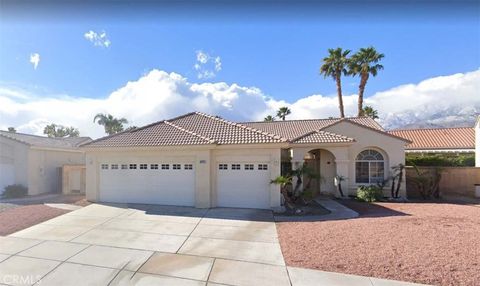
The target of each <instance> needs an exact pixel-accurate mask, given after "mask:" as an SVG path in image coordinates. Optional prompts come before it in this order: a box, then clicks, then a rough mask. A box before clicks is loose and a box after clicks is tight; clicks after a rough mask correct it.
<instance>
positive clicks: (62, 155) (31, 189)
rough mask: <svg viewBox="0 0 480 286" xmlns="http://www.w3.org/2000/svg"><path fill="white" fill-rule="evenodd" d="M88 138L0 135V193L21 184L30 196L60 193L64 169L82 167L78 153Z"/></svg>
mask: <svg viewBox="0 0 480 286" xmlns="http://www.w3.org/2000/svg"><path fill="white" fill-rule="evenodd" d="M88 141H91V139H90V138H88V137H76V138H48V137H43V136H35V135H29V134H22V133H13V132H7V131H0V193H2V192H3V190H4V188H5V186H8V185H12V184H21V185H24V186H26V187H28V194H29V195H38V194H42V193H49V192H60V189H61V185H60V183H61V180H60V174H61V172H60V170H59V168H61V167H62V166H63V165H83V164H85V154H84V153H83V151H81V150H79V148H78V146H79V145H80V144H82V143H86V142H88Z"/></svg>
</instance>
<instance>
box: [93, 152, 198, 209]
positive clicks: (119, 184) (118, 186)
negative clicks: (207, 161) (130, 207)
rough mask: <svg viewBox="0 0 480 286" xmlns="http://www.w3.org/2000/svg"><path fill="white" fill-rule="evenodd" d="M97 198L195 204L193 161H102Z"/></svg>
mask: <svg viewBox="0 0 480 286" xmlns="http://www.w3.org/2000/svg"><path fill="white" fill-rule="evenodd" d="M100 201H102V202H116V203H140V204H161V205H178V206H194V205H195V170H194V164H193V162H187V163H185V162H175V161H173V162H172V161H161V160H159V161H158V162H155V163H152V162H150V163H145V162H141V161H140V162H128V163H121V164H117V163H114V164H111V163H102V164H101V165H100Z"/></svg>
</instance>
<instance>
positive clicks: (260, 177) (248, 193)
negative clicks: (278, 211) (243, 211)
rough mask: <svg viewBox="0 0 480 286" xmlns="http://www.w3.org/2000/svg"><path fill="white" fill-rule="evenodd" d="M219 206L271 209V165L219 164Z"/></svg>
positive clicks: (259, 163)
mask: <svg viewBox="0 0 480 286" xmlns="http://www.w3.org/2000/svg"><path fill="white" fill-rule="evenodd" d="M217 206H219V207H237V208H259V209H269V208H270V168H269V165H268V164H267V163H263V162H248V163H231V162H221V163H219V164H217Z"/></svg>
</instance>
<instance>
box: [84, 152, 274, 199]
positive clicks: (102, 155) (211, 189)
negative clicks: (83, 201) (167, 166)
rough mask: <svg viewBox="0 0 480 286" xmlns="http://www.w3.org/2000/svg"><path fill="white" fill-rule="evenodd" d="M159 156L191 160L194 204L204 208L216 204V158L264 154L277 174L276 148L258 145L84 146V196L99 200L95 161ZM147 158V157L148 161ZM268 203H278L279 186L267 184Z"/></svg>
mask: <svg viewBox="0 0 480 286" xmlns="http://www.w3.org/2000/svg"><path fill="white" fill-rule="evenodd" d="M158 157H162V158H165V159H167V160H168V158H169V157H170V158H172V159H174V160H177V161H178V159H179V158H181V157H183V158H184V159H185V161H193V162H195V168H194V169H195V207H198V208H208V207H214V206H216V170H217V165H216V162H218V161H219V160H224V159H225V158H227V159H230V160H236V161H238V162H244V161H245V160H247V161H248V159H251V158H255V160H258V158H264V159H265V161H267V162H270V163H271V164H270V165H271V168H270V170H271V171H270V172H271V177H272V179H273V178H275V177H277V176H279V175H280V148H279V147H278V148H269V149H265V148H260V147H257V148H255V146H250V148H249V147H248V146H243V147H242V146H240V147H234V148H233V149H232V147H230V148H229V147H228V146H222V147H221V148H218V147H215V146H212V147H209V148H205V147H204V148H198V149H195V148H192V147H178V148H157V149H149V150H148V149H144V150H141V149H138V150H124V151H119V150H110V151H108V150H87V151H86V197H87V200H89V201H94V202H95V201H99V171H100V170H99V165H100V164H101V163H102V162H108V163H118V164H121V163H125V162H128V161H132V162H138V161H139V160H141V161H142V162H145V163H150V161H151V163H155V162H157V161H155V158H158ZM149 160H150V161H149ZM270 205H271V207H278V206H280V192H279V187H278V186H276V185H271V189H270Z"/></svg>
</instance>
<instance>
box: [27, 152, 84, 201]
mask: <svg viewBox="0 0 480 286" xmlns="http://www.w3.org/2000/svg"><path fill="white" fill-rule="evenodd" d="M83 164H85V154H84V153H83V152H82V151H78V150H76V151H67V150H65V151H62V150H48V149H36V148H33V147H32V148H30V150H29V152H28V193H29V195H38V194H42V193H49V192H61V170H60V167H62V166H63V165H83Z"/></svg>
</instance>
